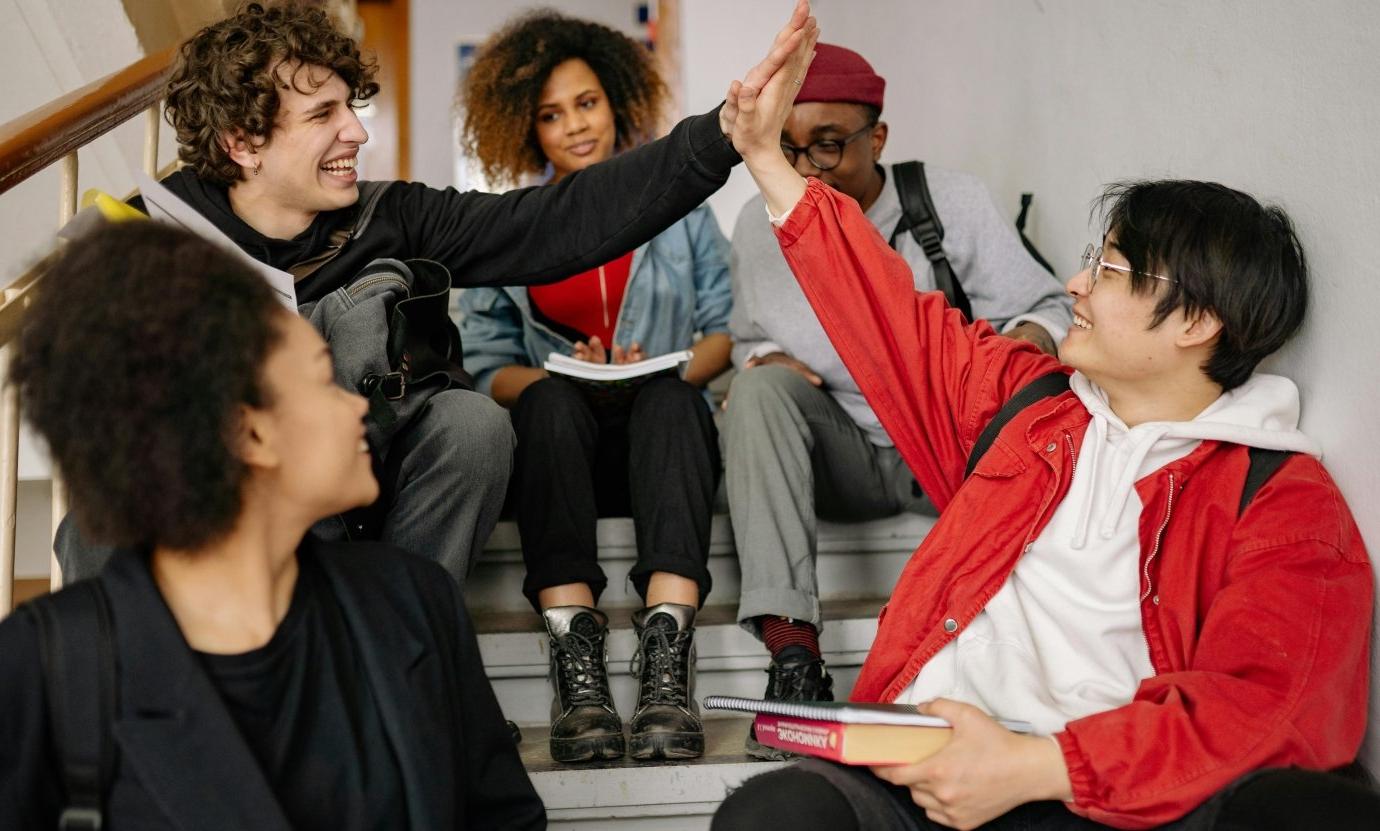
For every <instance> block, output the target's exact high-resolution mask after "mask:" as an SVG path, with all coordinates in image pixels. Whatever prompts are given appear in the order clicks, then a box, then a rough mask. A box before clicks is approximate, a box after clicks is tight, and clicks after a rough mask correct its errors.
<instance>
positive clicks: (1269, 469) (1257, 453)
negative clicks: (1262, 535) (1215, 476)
mask: <svg viewBox="0 0 1380 831" xmlns="http://www.w3.org/2000/svg"><path fill="white" fill-rule="evenodd" d="M1292 455H1294V454H1293V453H1291V452H1290V451H1288V450H1265V449H1264V448H1260V447H1252V448H1250V457H1251V461H1250V465H1249V466H1248V467H1247V468H1246V484H1245V486H1244V487H1242V489H1241V503H1240V504H1239V505H1238V506H1237V508H1236V516H1237V517H1238V518H1239V517H1240V516H1241V515H1242V514H1244V513H1245V512H1246V506H1247V505H1249V504H1251V500H1252V499H1254V498H1255V494H1256V491H1258V490H1260V486H1261V485H1264V484H1265V483H1266V482H1267V481H1268V480H1269V478H1270V477H1271V476H1274V475H1275V471H1277V470H1279V469H1280V468H1281V467H1283V466H1284V463H1285V462H1287V461H1289V457H1290V456H1292Z"/></svg>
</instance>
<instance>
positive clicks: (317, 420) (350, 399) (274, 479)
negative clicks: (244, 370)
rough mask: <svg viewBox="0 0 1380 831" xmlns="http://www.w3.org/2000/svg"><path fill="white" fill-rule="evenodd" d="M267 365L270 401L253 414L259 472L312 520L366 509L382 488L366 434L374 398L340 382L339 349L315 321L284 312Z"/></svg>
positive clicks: (277, 497) (251, 458)
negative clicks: (334, 350)
mask: <svg viewBox="0 0 1380 831" xmlns="http://www.w3.org/2000/svg"><path fill="white" fill-rule="evenodd" d="M281 317H282V322H281V323H280V325H281V327H282V337H281V339H280V341H279V343H278V345H277V346H276V348H274V350H273V351H272V352H271V353H269V356H268V360H267V361H266V362H265V364H264V369H263V384H264V388H265V391H266V393H267V395H266V400H267V401H268V402H270V403H269V404H267V405H266V406H264V407H260V408H253V409H251V410H249V412H248V414H247V415H246V423H247V426H248V428H249V435H250V437H249V438H248V439H247V441H249V442H251V443H252V444H253V445H254V447H253V448H252V450H250V451H248V452H246V457H247V458H246V461H247V462H248V463H249V466H250V469H251V471H253V472H254V475H255V476H256V477H258V478H259V480H260V481H261V482H264V483H265V485H266V486H267V487H268V488H270V489H271V494H272V497H273V500H274V502H275V504H277V505H281V506H286V507H287V508H288V509H289V510H292V511H294V512H296V513H299V514H300V515H301V516H302V517H303V518H304V519H305V520H306V521H308V522H314V521H316V520H318V519H322V518H324V517H328V516H332V515H334V514H338V513H341V512H343V511H347V510H349V509H351V508H358V507H361V506H363V505H368V504H369V503H371V502H373V501H374V500H375V499H376V498H377V497H378V493H379V486H378V482H377V481H376V480H375V479H374V473H373V467H372V463H371V460H370V455H369V445H368V443H367V442H366V441H365V438H364V415H365V413H367V412H368V409H369V406H368V402H367V400H366V399H364V398H363V397H361V396H359V395H356V394H355V393H353V392H350V391H349V390H346V389H344V388H343V387H341V386H340V385H339V384H337V383H336V382H335V373H334V368H333V365H332V362H331V352H330V349H329V348H328V347H327V346H326V342H325V341H324V340H322V339H321V336H320V335H319V334H317V332H316V330H315V329H314V328H312V326H311V324H309V323H307V322H306V321H305V320H303V319H302V318H300V317H298V316H296V315H288V314H283V315H282V316H281Z"/></svg>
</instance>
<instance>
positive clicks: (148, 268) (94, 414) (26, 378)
mask: <svg viewBox="0 0 1380 831" xmlns="http://www.w3.org/2000/svg"><path fill="white" fill-rule="evenodd" d="M286 316H287V312H285V311H284V310H283V308H282V306H280V305H278V301H277V300H276V299H275V298H274V295H273V292H272V290H271V289H269V287H268V284H267V283H266V282H265V281H264V279H263V278H262V277H260V276H259V275H257V274H255V273H254V272H253V271H252V270H251V269H249V268H247V267H246V266H244V265H243V264H241V263H240V262H239V260H237V259H235V258H234V257H231V256H230V255H229V254H227V253H225V252H224V251H222V250H220V249H219V248H217V247H216V246H214V245H212V244H211V243H210V242H207V241H206V240H203V239H202V238H200V237H198V236H196V235H194V234H192V233H189V232H187V231H184V230H182V229H180V228H173V227H170V226H167V225H163V224H160V223H156V222H124V223H119V224H115V225H104V226H101V227H99V228H98V229H96V230H95V231H92V232H91V233H89V234H87V235H86V236H83V237H81V238H79V239H76V240H74V241H72V243H71V244H69V245H68V246H66V247H65V248H64V249H63V250H62V254H61V255H60V257H59V259H58V261H57V263H56V264H55V265H53V267H52V269H51V270H50V271H49V272H48V273H47V275H45V277H44V279H43V291H42V292H40V293H39V295H38V298H37V300H35V301H34V304H33V306H32V307H31V308H30V309H29V311H28V315H27V316H26V317H25V320H24V328H23V331H22V333H21V334H20V337H19V349H18V350H17V352H16V355H15V360H14V363H13V364H12V365H11V367H10V380H11V381H12V382H13V383H14V384H15V385H16V386H18V388H19V393H20V396H21V398H22V399H23V402H24V413H25V417H26V418H27V419H28V421H29V423H30V424H31V425H32V426H33V427H34V428H35V429H36V430H37V431H38V432H39V433H41V434H42V435H43V437H44V438H45V439H47V441H48V447H49V448H50V449H51V451H52V456H53V458H54V459H55V460H57V463H58V466H59V468H61V470H62V472H63V474H64V475H65V478H66V481H67V487H68V490H69V493H70V494H71V500H72V515H73V517H74V518H75V519H76V522H77V527H78V528H80V529H81V531H82V534H83V536H85V537H86V538H87V539H89V540H91V541H92V542H96V543H100V544H105V545H165V546H168V547H170V548H174V549H193V548H197V547H199V546H201V545H204V544H205V543H207V542H209V541H212V540H215V539H217V538H219V537H220V536H222V535H224V534H225V533H226V532H228V531H229V530H230V529H231V528H232V527H233V526H234V523H235V521H236V520H237V519H238V518H239V514H240V510H241V505H242V501H241V490H242V486H243V482H244V479H245V477H246V476H247V475H248V468H247V467H246V466H245V464H244V462H242V461H241V460H240V458H239V457H238V455H237V453H236V452H235V442H234V440H233V436H234V433H235V429H236V426H237V425H238V423H239V417H240V410H241V407H242V406H244V405H248V406H251V407H263V406H268V405H270V404H271V403H272V400H271V391H270V390H269V389H267V388H266V385H265V384H264V383H263V378H262V371H263V366H264V363H265V361H266V360H267V359H268V356H269V354H270V352H271V351H272V350H273V349H274V348H275V347H276V345H277V344H278V343H279V342H280V339H281V336H282V323H283V319H284V318H285V317H286Z"/></svg>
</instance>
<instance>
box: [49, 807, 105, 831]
mask: <svg viewBox="0 0 1380 831" xmlns="http://www.w3.org/2000/svg"><path fill="white" fill-rule="evenodd" d="M58 831H101V812H100V811H98V810H96V809H95V808H65V809H63V811H62V814H61V815H60V816H59V817H58Z"/></svg>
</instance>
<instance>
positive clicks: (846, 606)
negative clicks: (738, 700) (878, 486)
mask: <svg viewBox="0 0 1380 831" xmlns="http://www.w3.org/2000/svg"><path fill="white" fill-rule="evenodd" d="M885 602H886V599H885V598H881V597H864V598H857V599H852V600H823V601H821V602H820V609H821V611H822V613H823V615H824V619H825V620H852V619H855V618H869V619H870V618H876V617H877V613H878V612H879V611H881V608H882V604H883V603H885ZM626 611H627V610H626V609H623V610H614V612H613V614H610V615H609V628H610V629H613V630H619V629H631V628H632V619H631V616H630V615H628V614H625V613H624V612H626ZM470 618H471V619H472V620H473V621H474V629H475V632H476V633H478V634H481V635H499V634H517V633H523V632H541V631H543V627H542V621H541V618H540V617H538V616H537V614H536V613H535V612H532V611H530V610H529V611H523V612H505V611H486V610H481V611H471V612H470ZM737 623H738V607H737V606H736V605H728V604H710V605H707V606H705V607H704V608H702V609H700V611H699V612H698V613H697V614H696V615H695V627H696V628H704V627H706V626H723V625H725V624H731V625H737Z"/></svg>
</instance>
